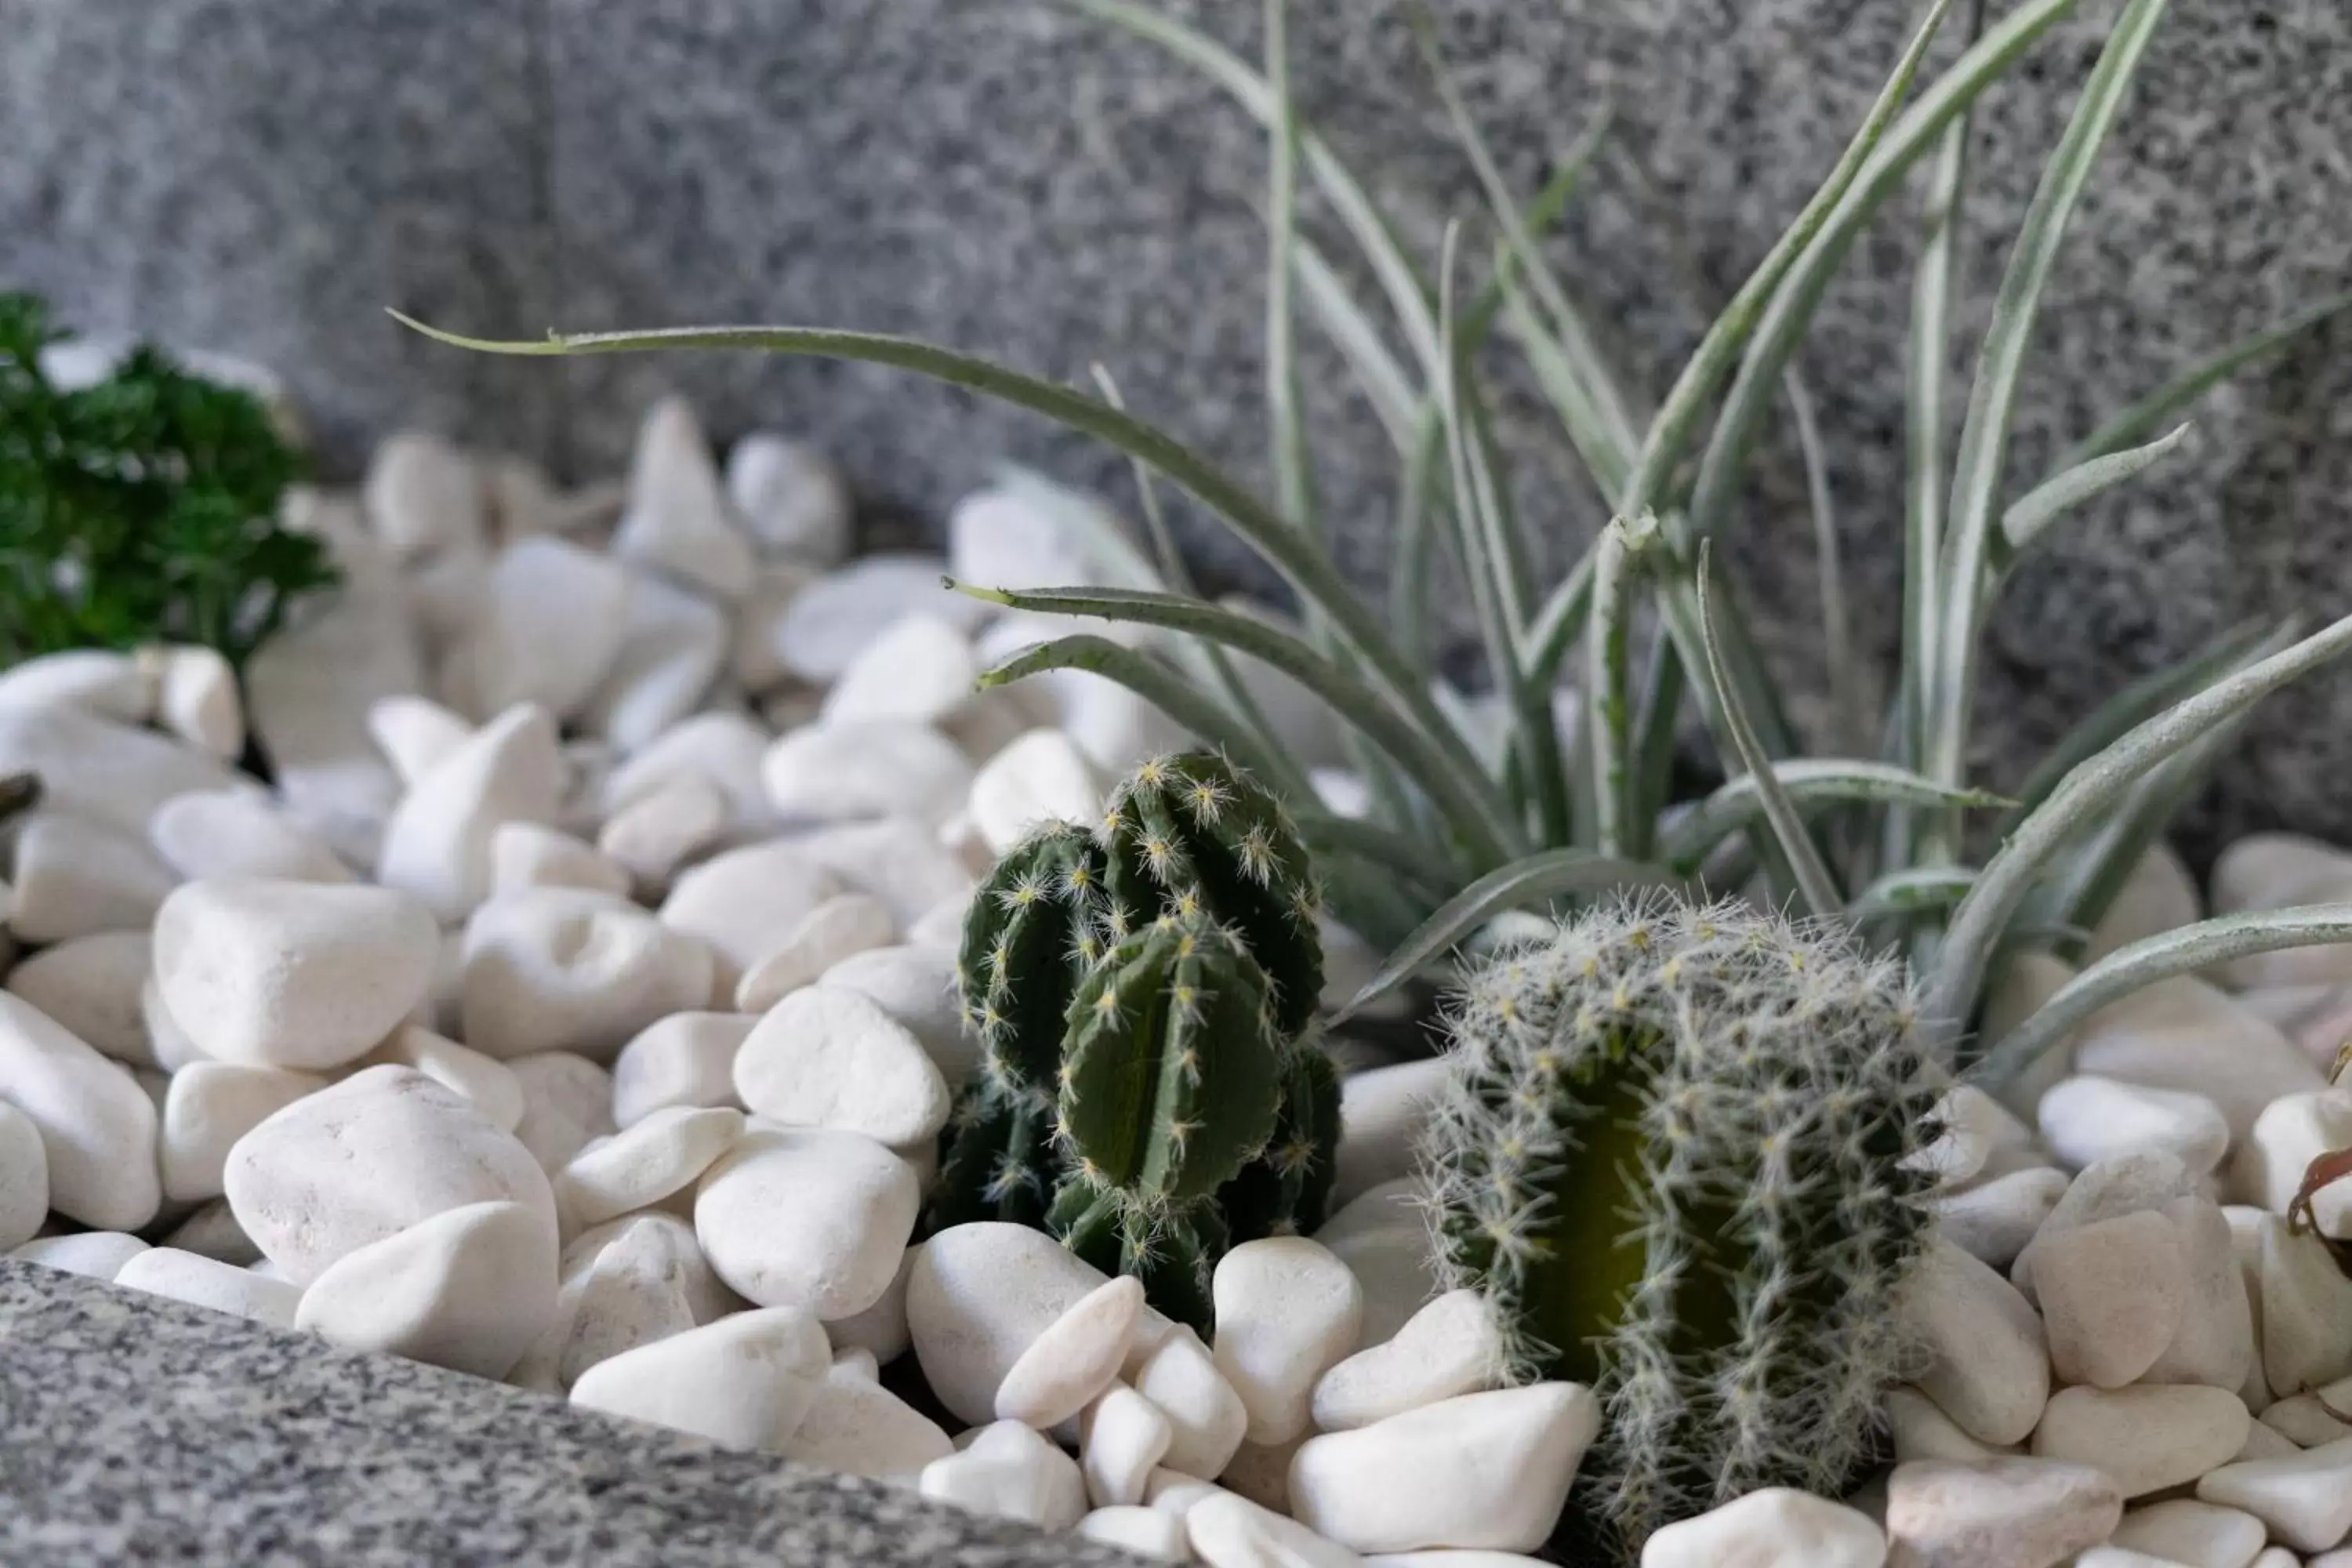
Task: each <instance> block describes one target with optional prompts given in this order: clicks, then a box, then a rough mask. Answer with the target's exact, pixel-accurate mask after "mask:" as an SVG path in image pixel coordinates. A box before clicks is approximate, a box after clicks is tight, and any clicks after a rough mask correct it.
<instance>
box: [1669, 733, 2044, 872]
mask: <svg viewBox="0 0 2352 1568" xmlns="http://www.w3.org/2000/svg"><path fill="white" fill-rule="evenodd" d="M1768 771H1769V773H1770V774H1771V776H1772V777H1773V778H1774V779H1775V780H1776V781H1778V783H1779V784H1780V788H1781V790H1782V791H1783V792H1784V793H1785V794H1786V795H1788V796H1789V798H1790V800H1791V801H1792V802H1794V803H1796V804H1797V805H1800V806H1819V805H1828V804H1831V803H1834V802H1841V801H1873V802H1876V803H1877V804H1879V805H1919V806H1938V807H1950V808H1956V809H1975V808H1981V807H1990V806H2000V805H2008V804H2009V802H2008V801H2007V800H2006V799H2004V798H2003V797H2002V796H2000V795H1994V794H1991V793H1990V792H1989V791H1986V790H1975V789H1953V788H1951V787H1949V786H1948V785H1945V784H1937V783H1936V782H1935V781H1934V780H1933V779H1929V778H1925V777H1922V776H1921V775H1920V774H1918V773H1913V772H1911V771H1910V770H1909V769H1907V768H1898V767H1895V766H1893V765H1892V764H1890V763H1873V762H1864V761H1859V760H1852V759H1846V758H1836V757H1807V758H1798V759H1793V760H1789V761H1782V762H1776V763H1772V764H1771V766H1770V768H1769V770H1768ZM1763 809H1764V802H1763V796H1762V795H1761V793H1760V792H1759V790H1758V788H1757V775H1755V774H1753V773H1748V774H1743V775H1742V776H1740V777H1738V778H1736V779H1733V780H1732V781H1731V782H1730V783H1728V784H1724V785H1722V786H1720V787H1719V788H1717V790H1716V792H1715V793H1714V794H1713V795H1708V796H1707V797H1706V800H1705V801H1703V802H1701V803H1700V804H1699V805H1698V806H1697V808H1696V810H1693V811H1690V812H1687V813H1685V815H1684V816H1682V817H1681V819H1680V820H1679V821H1677V822H1676V823H1675V826H1674V827H1673V829H1672V830H1671V831H1669V832H1668V833H1667V835H1666V836H1665V840H1664V845H1663V847H1662V848H1663V855H1662V858H1664V860H1665V862H1666V863H1667V864H1668V865H1670V866H1674V867H1676V868H1689V867H1693V866H1696V864H1697V863H1698V862H1699V861H1700V860H1701V859H1702V858H1705V857H1706V854H1707V853H1708V852H1709V851H1710V850H1712V849H1713V848H1714V847H1716V846H1717V844H1720V843H1722V842H1723V841H1724V840H1725V839H1726V838H1728V837H1731V836H1732V835H1733V834H1735V833H1738V831H1740V830H1741V829H1742V828H1744V827H1746V826H1748V824H1749V823H1751V822H1753V821H1754V820H1755V819H1756V817H1757V816H1759V815H1760V814H1761V813H1762V811H1763Z"/></svg>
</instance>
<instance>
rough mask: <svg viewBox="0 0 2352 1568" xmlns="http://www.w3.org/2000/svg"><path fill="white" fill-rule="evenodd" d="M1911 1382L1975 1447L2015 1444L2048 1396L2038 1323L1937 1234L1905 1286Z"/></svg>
mask: <svg viewBox="0 0 2352 1568" xmlns="http://www.w3.org/2000/svg"><path fill="white" fill-rule="evenodd" d="M1904 1318H1905V1321H1906V1325H1907V1326H1908V1328H1909V1330H1910V1332H1911V1334H1912V1337H1913V1339H1914V1341H1915V1342H1916V1344H1917V1346H1918V1348H1919V1353H1920V1355H1921V1356H1922V1357H1923V1358H1924V1359H1923V1361H1922V1363H1921V1365H1920V1366H1919V1367H1918V1368H1916V1371H1915V1375H1914V1378H1913V1381H1914V1382H1916V1384H1918V1385H1919V1389H1920V1392H1922V1393H1924V1394H1927V1397H1928V1398H1930V1399H1932V1400H1934V1401H1935V1402H1936V1404H1937V1405H1938V1406H1940V1407H1941V1408H1942V1410H1943V1412H1944V1414H1945V1415H1949V1416H1950V1417H1951V1418H1952V1419H1953V1420H1954V1421H1956V1422H1958V1424H1959V1426H1960V1428H1961V1430H1963V1431H1965V1432H1966V1433H1968V1435H1969V1436H1971V1437H1974V1438H1975V1439H1976V1440H1977V1441H1979V1442H1980V1443H1990V1444H1996V1445H1999V1444H2007V1443H2015V1442H2020V1441H2021V1440H2022V1439H2023V1438H2024V1436H2025V1435H2026V1434H2027V1433H2029V1432H2031V1431H2032V1430H2033V1424H2034V1422H2036V1421H2037V1420H2039V1419H2041V1416H2042V1404H2043V1403H2044V1402H2045V1401H2046V1400H2047V1399H2048V1398H2049V1395H2050V1361H2049V1356H2048V1352H2046V1351H2045V1350H2044V1348H2043V1344H2042V1321H2041V1319H2039V1318H2038V1317H2036V1316H2035V1315H2034V1312H2033V1309H2032V1307H2030V1306H2028V1305H2027V1304H2026V1301H2025V1298H2024V1297H2022V1296H2021V1295H2020V1294H2018V1291H2017V1288H2016V1287H2015V1286H2013V1285H2011V1283H2010V1282H2009V1281H2008V1280H2006V1279H2002V1278H2001V1277H2000V1275H1998V1274H1996V1273H1994V1272H1993V1271H1992V1269H1991V1268H1989V1267H1987V1266H1986V1265H1985V1264H1983V1263H1980V1262H1979V1261H1978V1260H1977V1259H1976V1258H1971V1257H1969V1255H1968V1254H1967V1253H1965V1252H1962V1251H1961V1250H1960V1249H1959V1248H1958V1247H1954V1246H1953V1245H1952V1244H1951V1243H1949V1242H1948V1241H1946V1240H1944V1239H1943V1238H1942V1237H1937V1238H1935V1239H1934V1240H1933V1241H1931V1242H1930V1243H1929V1244H1928V1247H1927V1253H1926V1254H1925V1255H1924V1256H1923V1257H1922V1258H1921V1259H1920V1261H1919V1265H1918V1268H1917V1270H1916V1272H1915V1273H1914V1274H1913V1276H1912V1278H1911V1279H1910V1281H1909V1282H1908V1284H1907V1285H1906V1288H1905V1293H1904Z"/></svg>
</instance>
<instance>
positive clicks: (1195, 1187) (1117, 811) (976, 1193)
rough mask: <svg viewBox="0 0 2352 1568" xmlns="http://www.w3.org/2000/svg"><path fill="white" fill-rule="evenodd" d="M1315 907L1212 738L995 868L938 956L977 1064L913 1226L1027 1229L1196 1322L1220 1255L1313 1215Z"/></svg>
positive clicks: (1303, 867) (1270, 819)
mask: <svg viewBox="0 0 2352 1568" xmlns="http://www.w3.org/2000/svg"><path fill="white" fill-rule="evenodd" d="M1319 910H1320V899H1319V894H1318V889H1317V885H1316V881H1315V878H1314V872H1313V868H1312V867H1311V865H1310V864H1309V862H1308V859H1307V852H1306V850H1305V849H1304V847H1301V846H1300V844H1299V842H1298V837H1297V834H1296V832H1294V831H1293V829H1292V827H1291V826H1290V823H1289V820H1288V818H1287V817H1286V815H1285V814H1284V812H1283V810H1282V807H1281V805H1280V804H1279V803H1278V802H1276V800H1275V799H1274V798H1273V797H1272V796H1271V795H1267V794H1266V793H1265V791H1264V790H1263V789H1261V788H1259V787H1258V786H1257V785H1256V784H1255V783H1253V782H1252V781H1251V780H1249V779H1248V778H1247V777H1246V776H1245V775H1244V774H1241V773H1236V772H1235V771H1234V769H1233V768H1231V767H1230V766H1228V765H1227V764H1226V763H1224V761H1223V759H1222V758H1219V757H1216V756H1214V755H1213V754H1210V753H1207V752H1187V753H1183V754H1181V755H1178V756H1171V757H1163V758H1159V759H1156V760H1154V761H1152V762H1149V763H1144V764H1143V765H1142V766H1141V767H1139V768H1138V769H1137V770H1136V772H1135V773H1133V774H1132V775H1130V776H1129V778H1128V779H1126V780H1125V781H1123V782H1122V783H1121V784H1120V785H1119V786H1118V790H1117V791H1116V792H1115V793H1114V794H1113V796H1112V798H1111V801H1110V804H1109V805H1108V808H1107V809H1106V811H1105V812H1104V815H1103V817H1102V820H1101V821H1100V822H1099V823H1097V825H1095V826H1093V827H1092V828H1091V829H1086V828H1080V827H1077V826H1073V825H1070V824H1066V823H1065V824H1055V825H1051V826H1046V827H1045V828H1043V829H1040V830H1039V831H1038V832H1036V833H1035V834H1034V835H1032V836H1031V837H1029V838H1028V839H1026V840H1025V841H1024V842H1023V843H1022V844H1021V845H1019V846H1018V847H1015V848H1014V849H1013V850H1012V851H1011V852H1010V853H1009V854H1007V855H1006V856H1005V857H1004V858H1003V859H1002V860H1000V861H998V862H997V864H996V865H995V866H994V867H993V868H992V869H991V870H990V872H989V875H988V877H987V878H986V879H985V880H984V881H983V882H982V886H981V888H980V889H979V891H978V892H977V893H976V894H975V896H974V898H973V900H972V906H971V913H970V914H969V915H968V916H966V918H965V923H964V933H963V944H962V948H961V952H960V954H959V957H958V966H957V975H958V984H959V987H960V990H961V996H962V1001H963V1007H964V1012H965V1016H966V1018H967V1019H968V1020H969V1022H970V1024H971V1027H972V1029H973V1031H974V1032H975V1033H976V1034H977V1035H978V1037H979V1038H980V1040H981V1042H982V1046H983V1047H984V1049H985V1061H984V1066H983V1068H982V1072H981V1074H980V1076H979V1077H978V1078H977V1079H975V1080H974V1082H973V1083H972V1084H971V1086H970V1087H968V1088H967V1089H965V1091H964V1093H963V1096H962V1098H961V1100H960V1102H959V1103H958V1105H957V1107H956V1114H955V1117H954V1119H953V1121H951V1122H950V1126H949V1129H948V1131H947V1133H946V1135H945V1142H944V1146H943V1148H942V1151H941V1159H940V1184H939V1190H938V1192H937V1193H936V1194H935V1195H934V1197H933V1199H932V1205H931V1215H930V1223H931V1224H932V1226H934V1227H940V1226H949V1225H957V1224H961V1223H964V1222H966V1221H968V1220H976V1219H998V1220H1010V1221H1013V1222H1015V1223H1019V1224H1024V1225H1032V1226H1040V1227H1041V1228H1044V1229H1046V1230H1049V1231H1051V1232H1053V1233H1054V1234H1055V1235H1056V1236H1059V1237H1062V1238H1063V1239H1064V1240H1065V1241H1066V1243H1067V1244H1068V1245H1069V1246H1070V1247H1072V1248H1073V1249H1074V1250H1076V1251H1077V1252H1078V1253H1079V1254H1080V1255H1081V1256H1083V1257H1086V1258H1088V1259H1089V1260H1090V1261H1093V1262H1095V1263H1096V1264H1097V1266H1099V1267H1101V1268H1105V1269H1107V1270H1117V1271H1119V1272H1124V1273H1130V1274H1134V1275H1136V1276H1138V1277H1139V1278H1140V1279H1143V1281H1144V1283H1145V1286H1146V1288H1147V1289H1149V1290H1150V1294H1151V1297H1152V1300H1154V1302H1155V1303H1156V1304H1158V1305H1159V1306H1160V1309H1161V1310H1163V1311H1167V1312H1169V1313H1170V1314H1171V1316H1175V1317H1177V1318H1179V1319H1181V1320H1182V1321H1186V1322H1190V1323H1192V1324H1194V1325H1195V1326H1197V1327H1200V1328H1202V1330H1203V1331H1205V1330H1206V1329H1207V1327H1208V1322H1209V1296H1208V1280H1209V1273H1210V1270H1211V1269H1212V1268H1214V1266H1215V1263H1216V1260H1217V1259H1218V1258H1220V1257H1222V1256H1223V1253H1224V1250H1225V1248H1226V1247H1227V1246H1228V1245H1230V1244H1231V1243H1232V1242H1233V1241H1236V1240H1248V1239H1254V1238H1255V1237H1261V1236H1268V1235H1274V1234H1276V1233H1280V1232H1285V1231H1297V1230H1307V1229H1312V1228H1313V1227H1314V1226H1317V1225H1318V1224H1320V1223H1321V1220H1322V1215H1323V1209H1324V1206H1325V1204H1326V1202H1327V1200H1328V1196H1329V1192H1330V1184H1331V1175H1332V1168H1333V1158H1334V1150H1335V1148H1336V1146H1337V1143H1338V1140H1339V1085H1338V1080H1337V1078H1336V1076H1335V1074H1334V1073H1333V1070H1332V1068H1331V1064H1330V1059H1329V1058H1328V1057H1326V1056H1325V1055H1324V1053H1323V1051H1322V1049H1321V1048H1320V1047H1318V1045H1316V1044H1315V1043H1314V1042H1313V1040H1312V1039H1311V1038H1309V1037H1308V1033H1307V1029H1308V1026H1309V1024H1310V1023H1311V1022H1312V1020H1313V1017H1314V1011H1315V1006H1316V1003H1317V1000H1318V997H1319V995H1320V994H1321V991H1322V986H1323V961H1322V944H1321V940H1320V938H1319V936H1318V930H1317V917H1318V912H1319Z"/></svg>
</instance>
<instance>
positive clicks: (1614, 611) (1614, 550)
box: [1583, 513, 1658, 855]
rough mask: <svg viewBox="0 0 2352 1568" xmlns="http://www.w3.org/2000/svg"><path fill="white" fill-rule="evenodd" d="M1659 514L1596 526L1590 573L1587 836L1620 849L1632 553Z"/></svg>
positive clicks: (1627, 824) (1629, 728) (1627, 794)
mask: <svg viewBox="0 0 2352 1568" xmlns="http://www.w3.org/2000/svg"><path fill="white" fill-rule="evenodd" d="M1657 530H1658V520H1657V518H1656V517H1654V516H1653V515H1651V514H1648V513H1644V514H1643V515H1642V516H1640V517H1637V518H1631V519H1627V518H1618V519H1614V520H1612V521H1611V522H1610V524H1609V526H1608V527H1607V528H1605V529H1603V530H1601V549H1600V555H1599V558H1598V560H1597V561H1596V562H1595V563H1594V566H1593V572H1592V622H1591V627H1590V628H1589V630H1588V631H1587V633H1586V637H1585V643H1586V647H1587V649H1588V654H1587V658H1588V659H1589V661H1590V662H1589V665H1588V667H1587V668H1586V670H1585V679H1584V694H1585V700H1586V703H1587V711H1586V713H1585V716H1584V720H1583V723H1584V726H1585V728H1586V729H1587V730H1588V731H1590V732H1591V737H1592V745H1591V753H1590V754H1591V762H1592V804H1593V816H1592V842H1593V846H1594V847H1596V848H1597V849H1598V850H1599V851H1600V852H1601V854H1603V855H1622V854H1623V853H1624V852H1625V841H1626V838H1627V836H1628V835H1629V834H1630V833H1631V831H1632V824H1633V809H1634V800H1633V647H1632V644H1631V640H1630V639H1631V637H1632V635H1633V595H1632V593H1631V587H1632V583H1633V571H1634V566H1633V558H1634V556H1635V555H1636V554H1637V553H1638V552H1641V551H1642V550H1643V549H1645V548H1647V547H1648V545H1649V543H1650V542H1651V541H1652V540H1653V539H1654V537H1655V536H1656V534H1657Z"/></svg>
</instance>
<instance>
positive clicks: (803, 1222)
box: [694, 1128, 936, 1319]
mask: <svg viewBox="0 0 2352 1568" xmlns="http://www.w3.org/2000/svg"><path fill="white" fill-rule="evenodd" d="M921 1202H922V1197H921V1190H920V1187H919V1184H918V1183H917V1181H916V1178H915V1171H914V1167H913V1166H911V1165H909V1164H908V1163H906V1162H905V1161H904V1160H901V1159H900V1158H898V1156H897V1155H896V1154H893V1153H892V1152H890V1151H889V1150H888V1149H887V1148H885V1147H883V1146H882V1145H881V1144H879V1143H877V1142H874V1141H873V1140H872V1139H870V1138H866V1137H863V1136H861V1135H859V1134H857V1133H855V1132H841V1131H833V1130H831V1129H826V1128H784V1129H766V1128H762V1129H759V1130H756V1131H751V1132H747V1133H745V1134H744V1135H743V1136H742V1137H741V1138H740V1139H739V1140H738V1141H737V1142H736V1144H735V1146H734V1148H732V1149H730V1150H729V1151H728V1152H726V1153H725V1154H724V1155H722V1156H720V1157H719V1161H718V1163H715V1164H714V1165H712V1166H711V1167H710V1169H709V1170H708V1171H706V1172H704V1173H703V1175H702V1180H701V1184H700V1185H699V1186H698V1189H697V1191H696V1195H695V1200H694V1232H695V1235H696V1236H697V1237H699V1238H700V1240H701V1242H702V1250H703V1253H704V1255H705V1256H707V1257H708V1258H709V1259H710V1266H711V1268H714V1269H716V1270H717V1271H718V1273H719V1278H720V1279H724V1280H725V1281H727V1283H728V1285H729V1286H730V1287H731V1288H732V1289H734V1290H735V1291H736V1292H737V1293H738V1294H739V1295H741V1296H742V1297H744V1298H745V1299H746V1300H751V1301H755V1302H757V1303H759V1304H760V1305H761V1306H762V1307H783V1306H806V1307H808V1308H809V1309H810V1310H812V1311H814V1313H815V1314H816V1315H817V1317H818V1318H820V1319H833V1318H845V1317H848V1316H850V1315H851V1314H853V1313H856V1312H861V1311H864V1310H866V1308H868V1307H870V1306H872V1305H873V1304H874V1303H875V1302H876V1301H877V1300H880V1299H881V1297H882V1294H883V1293H884V1292H885V1291H886V1290H887V1289H889V1288H890V1279H891V1277H892V1276H893V1275H894V1274H895V1273H897V1271H898V1261H899V1258H900V1256H901V1255H902V1253H903V1252H904V1250H905V1247H906V1245H907V1237H908V1235H909V1234H910V1233H911V1232H912V1231H913V1230H914V1228H915V1215H916V1211H917V1210H918V1209H919V1207H920V1206H921ZM935 1245H936V1238H934V1246H935ZM931 1250H932V1248H931V1247H926V1248H925V1249H924V1251H925V1253H926V1255H927V1256H928V1255H929V1252H930V1251H931Z"/></svg>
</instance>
